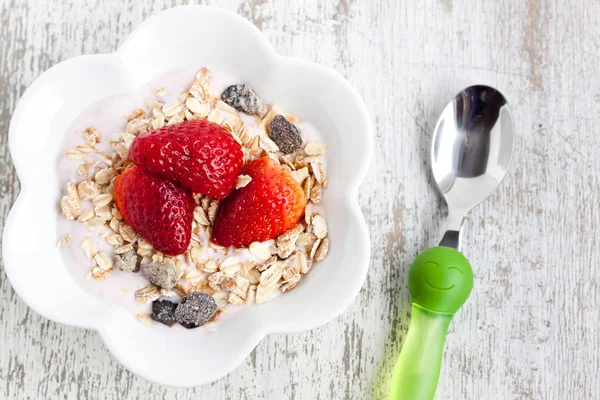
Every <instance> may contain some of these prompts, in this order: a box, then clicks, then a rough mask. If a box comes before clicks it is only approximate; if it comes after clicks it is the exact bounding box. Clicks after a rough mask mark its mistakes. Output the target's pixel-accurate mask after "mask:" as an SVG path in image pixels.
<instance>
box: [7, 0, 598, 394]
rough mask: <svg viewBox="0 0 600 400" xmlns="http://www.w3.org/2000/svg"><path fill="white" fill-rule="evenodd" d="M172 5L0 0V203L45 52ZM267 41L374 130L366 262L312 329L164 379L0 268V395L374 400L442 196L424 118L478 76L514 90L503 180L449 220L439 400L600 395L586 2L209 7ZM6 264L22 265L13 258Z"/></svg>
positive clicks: (402, 327) (396, 346)
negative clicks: (348, 92)
mask: <svg viewBox="0 0 600 400" xmlns="http://www.w3.org/2000/svg"><path fill="white" fill-rule="evenodd" d="M180 3H181V2H180V1H178V0H173V1H171V0H168V1H167V0H155V1H152V0H93V1H80V0H62V1H52V2H51V1H45V0H40V1H36V0H0V29H1V31H0V40H1V41H0V89H1V92H2V96H1V97H0V133H1V136H0V157H1V158H0V179H1V181H0V195H1V198H2V199H1V202H0V207H1V208H0V209H1V213H0V216H1V218H2V222H3V221H4V219H5V218H6V216H7V214H8V211H9V208H10V206H11V204H12V203H13V202H14V200H15V198H16V196H17V193H18V192H19V183H18V179H17V177H16V175H15V171H14V168H13V166H12V163H11V160H10V156H9V154H8V149H7V132H8V126H9V121H10V118H11V113H12V111H13V109H14V108H15V105H16V102H17V100H18V99H19V97H20V96H21V94H22V93H23V91H24V90H25V88H26V87H27V86H28V85H29V84H30V83H31V82H32V81H33V80H34V79H35V78H36V77H37V76H38V75H40V74H41V73H42V72H43V71H44V70H46V69H47V68H49V67H51V66H52V65H54V64H55V63H57V62H59V61H61V60H64V59H67V58H69V57H73V56H76V55H79V54H90V53H106V52H111V51H114V50H115V49H116V48H117V46H118V45H119V44H120V43H122V42H123V40H124V38H125V37H126V36H127V34H128V33H129V32H130V31H131V30H132V29H134V28H135V26H137V25H138V24H139V23H140V22H141V21H142V20H144V19H145V18H146V17H148V16H149V15H152V14H153V13H155V12H157V11H159V10H161V9H164V8H166V7H170V6H173V5H176V4H180ZM207 3H210V4H218V5H219V6H221V7H225V8H227V9H229V10H232V11H235V12H238V13H239V14H241V15H243V16H245V17H246V18H248V19H250V20H251V21H252V22H253V23H254V24H256V25H257V26H258V27H259V28H260V29H261V30H262V31H263V32H264V34H265V35H266V36H267V37H268V38H269V40H270V41H271V42H272V43H273V45H274V46H275V48H276V49H277V51H278V52H280V53H281V54H284V55H288V56H294V57H300V58H303V59H306V60H311V61H316V62H319V63H321V64H324V65H326V66H328V67H331V68H333V69H335V70H337V71H339V72H340V73H342V74H343V75H345V76H346V77H347V78H348V80H349V81H350V82H351V83H352V84H353V85H354V86H355V87H356V88H357V89H358V91H359V93H361V94H362V96H363V97H364V99H365V102H366V103H367V105H368V107H369V110H370V112H371V115H372V118H373V123H374V125H375V127H376V149H375V157H374V161H373V164H372V167H371V171H370V173H369V175H368V177H367V179H366V182H365V183H364V184H363V186H362V190H361V195H360V203H361V205H362V208H363V210H364V213H365V215H366V219H367V222H368V224H369V226H370V231H371V238H372V241H373V259H372V264H371V270H370V273H369V276H368V279H367V281H366V283H365V285H364V287H363V290H362V291H361V293H360V295H359V297H358V299H357V300H356V301H355V302H354V303H353V304H352V306H351V307H350V308H349V309H348V310H347V311H346V312H345V313H344V314H343V315H342V316H341V317H339V318H338V319H336V320H335V321H333V322H331V323H330V324H328V325H326V326H324V327H322V328H320V329H316V330H313V331H311V332H305V333H300V334H294V335H272V336H269V337H267V338H266V339H265V340H263V341H262V343H261V344H260V345H259V346H258V347H257V348H256V350H255V351H254V352H253V353H252V354H251V356H250V357H248V359H247V360H246V361H245V362H244V363H242V365H241V366H240V367H239V368H238V369H237V370H236V371H234V372H233V373H231V374H230V375H229V376H227V377H225V378H223V379H221V380H219V381H217V382H215V383H213V384H211V385H208V386H205V387H199V388H196V389H190V390H184V389H170V388H165V387H160V386H157V385H154V384H151V383H148V382H145V381H144V380H142V379H140V378H137V377H136V376H134V375H133V374H131V373H130V372H128V371H127V370H125V369H124V368H123V367H121V366H120V365H119V364H118V363H117V362H116V361H115V360H114V359H113V358H112V357H111V355H110V354H109V353H108V351H107V350H106V348H105V347H104V345H103V344H102V342H101V340H100V338H99V337H98V335H96V334H95V333H93V332H89V331H85V330H81V329H76V328H71V327H66V326H62V325H59V324H56V323H54V322H51V321H48V320H46V319H44V318H41V317H39V316H38V315H36V314H35V313H33V312H31V311H30V310H29V309H28V308H27V306H26V305H25V304H24V303H23V302H22V301H21V300H20V299H19V298H18V297H17V296H16V295H15V293H14V291H13V290H12V289H11V287H10V284H9V282H8V280H7V279H6V275H5V274H4V273H3V272H0V398H2V399H26V398H33V399H169V400H173V399H178V400H180V399H191V398H194V399H198V398H201V399H209V400H213V399H233V400H237V399H252V400H255V399H277V400H280V399H301V400H305V399H308V400H312V399H324V400H325V399H326V400H333V399H336V400H339V399H357V400H362V399H383V398H386V389H385V388H386V385H387V383H388V381H389V378H390V375H391V368H392V363H393V362H394V360H395V358H396V357H397V355H398V352H399V350H400V347H401V345H402V341H403V338H404V337H405V334H406V331H407V329H408V323H409V316H410V315H409V314H410V313H409V294H408V291H407V289H406V288H407V279H406V278H407V270H408V266H409V264H410V262H411V261H412V260H413V258H414V257H415V255H416V254H417V253H418V252H419V251H420V250H422V249H424V248H425V247H427V246H431V245H433V244H435V243H436V242H437V241H438V240H439V238H440V234H441V230H442V227H443V222H444V217H445V215H446V208H445V205H444V203H443V201H442V200H441V198H440V196H439V195H438V194H437V192H436V190H435V189H434V187H433V186H432V185H431V174H430V173H429V165H428V153H429V142H430V138H431V132H432V130H433V127H434V125H435V122H436V120H437V117H438V115H439V114H440V112H441V110H442V109H443V107H444V106H445V104H446V103H447V102H448V101H449V99H451V98H452V96H454V94H455V93H457V92H458V91H459V90H460V89H462V88H463V87H465V86H468V85H470V84H474V83H485V84H489V85H492V86H495V87H497V88H499V89H501V90H502V91H503V92H504V94H505V95H506V96H507V97H508V99H509V101H510V102H511V103H512V106H513V109H514V116H515V119H516V127H517V134H518V137H517V141H516V153H515V159H514V160H515V162H514V164H513V168H512V169H511V171H510V172H509V175H508V179H507V180H506V182H505V183H504V184H503V186H502V187H501V188H500V190H499V191H498V192H497V193H496V194H495V195H494V196H493V197H492V198H491V199H490V200H488V201H487V202H485V203H484V204H482V205H481V206H479V207H478V208H476V209H475V210H474V211H473V212H472V213H471V214H470V216H469V217H468V219H467V222H466V226H465V235H464V252H465V253H466V255H467V257H469V259H470V260H471V262H472V264H473V266H474V270H475V280H476V283H475V289H474V292H473V294H472V295H471V298H470V300H469V302H468V303H467V304H466V306H465V307H463V309H462V310H461V311H460V313H459V314H458V315H457V316H456V318H455V321H454V323H453V324H452V326H451V328H450V336H449V340H448V343H447V345H446V352H445V356H444V363H445V364H444V368H443V371H442V376H441V379H440V385H439V389H438V394H437V398H438V399H474V400H481V399H560V400H563V399H600V383H599V380H598V377H599V376H600V355H599V353H600V334H599V332H600V329H599V328H600V311H599V310H600V269H599V266H600V232H599V231H600V212H599V208H600V174H599V171H600V162H599V161H598V160H599V157H600V132H599V128H598V126H599V125H600V78H599V73H600V23H599V22H600V21H599V20H598V15H600V3H598V2H597V1H594V0H587V1H578V2H571V5H567V4H566V3H567V2H566V1H562V0H552V1H550V0H547V1H543V0H529V1H526V0H520V1H517V0H497V1H485V2H484V1H468V0H423V1H408V0H362V1H358V0H357V1H352V0H339V1H337V0H331V1H325V0H321V1H319V0H281V1H276V0H246V1H241V0H229V1H227V0H225V1H208V2H207ZM24 267H26V265H25V264H24Z"/></svg>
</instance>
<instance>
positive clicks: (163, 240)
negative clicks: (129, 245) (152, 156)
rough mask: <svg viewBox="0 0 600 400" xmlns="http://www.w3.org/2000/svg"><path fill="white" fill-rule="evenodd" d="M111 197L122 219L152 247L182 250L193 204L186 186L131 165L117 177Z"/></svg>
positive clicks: (171, 252)
mask: <svg viewBox="0 0 600 400" xmlns="http://www.w3.org/2000/svg"><path fill="white" fill-rule="evenodd" d="M114 196H115V202H116V204H117V208H118V209H119V211H120V212H121V215H122V216H123V219H124V220H125V222H127V223H128V224H129V225H130V226H131V227H132V228H133V230H134V231H135V232H136V233H137V234H138V235H140V236H142V237H143V238H145V239H146V240H147V241H148V242H150V243H151V244H152V246H154V248H155V249H156V250H158V251H160V252H163V253H165V254H168V255H173V256H174V255H178V254H183V253H185V251H186V250H187V248H188V246H189V245H190V239H191V237H192V220H193V218H194V206H195V203H194V198H193V197H192V192H190V190H189V189H184V188H182V187H181V186H180V185H179V184H178V183H176V182H173V181H169V180H166V179H162V178H159V177H156V176H154V175H152V174H150V173H148V172H146V171H144V170H143V169H141V168H139V167H133V168H130V169H128V170H126V171H125V172H123V173H122V174H121V175H120V176H119V177H118V178H117V180H116V182H115V190H114Z"/></svg>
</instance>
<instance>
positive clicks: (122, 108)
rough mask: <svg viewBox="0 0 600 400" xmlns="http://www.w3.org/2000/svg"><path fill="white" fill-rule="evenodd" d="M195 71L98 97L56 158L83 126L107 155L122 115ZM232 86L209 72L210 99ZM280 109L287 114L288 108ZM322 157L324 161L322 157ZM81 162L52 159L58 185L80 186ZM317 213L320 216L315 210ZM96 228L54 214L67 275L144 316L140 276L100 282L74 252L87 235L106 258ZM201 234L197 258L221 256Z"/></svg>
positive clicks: (309, 130)
mask: <svg viewBox="0 0 600 400" xmlns="http://www.w3.org/2000/svg"><path fill="white" fill-rule="evenodd" d="M199 69H200V68H199V67H197V66H192V67H183V68H179V69H177V70H173V71H171V72H169V73H167V74H165V75H163V76H160V77H158V78H157V79H155V80H153V81H151V82H149V83H148V84H147V85H145V86H144V87H142V88H140V89H139V90H137V91H135V92H132V93H127V94H123V95H120V96H116V97H111V98H107V99H103V100H101V101H99V102H97V103H96V104H94V105H93V106H91V107H90V108H89V109H87V110H86V111H85V112H83V113H82V114H81V115H79V116H78V117H77V118H76V119H75V120H74V122H73V123H72V124H71V126H70V128H69V130H68V131H67V132H66V134H65V137H64V139H63V143H62V146H61V154H65V153H66V152H67V150H69V149H73V148H75V147H76V146H78V145H81V144H84V140H83V136H82V132H83V130H85V129H86V128H88V127H94V128H96V129H97V130H99V131H100V132H101V133H102V142H101V143H99V144H98V145H97V148H100V149H103V150H105V151H107V152H110V153H111V152H112V151H113V150H112V149H111V148H110V146H109V139H110V137H111V136H112V135H113V134H115V133H120V132H124V131H125V126H126V124H127V115H128V114H129V113H130V112H131V111H132V110H134V109H137V108H142V109H144V110H146V111H147V112H149V111H150V110H149V109H148V102H149V101H150V100H157V101H160V102H162V103H176V102H177V98H178V96H179V95H180V94H181V93H182V92H184V91H187V90H188V89H189V88H190V86H191V84H192V83H193V81H194V77H195V75H196V73H197V72H198V70H199ZM235 83H239V81H238V80H237V79H236V78H235V77H234V76H232V75H230V74H227V73H224V72H220V71H211V89H212V90H213V93H214V94H215V95H218V94H220V93H222V92H223V90H224V89H225V88H227V87H228V86H229V85H232V84H235ZM159 87H163V88H165V89H166V94H165V95H164V96H163V97H159V96H157V95H156V94H155V92H156V89H157V88H159ZM285 111H287V112H290V113H291V114H293V111H294V110H285ZM240 116H241V117H242V119H243V121H244V122H245V123H246V125H247V126H248V129H249V131H250V132H251V134H260V135H261V136H266V133H265V132H264V130H263V129H262V128H261V127H260V126H259V125H258V119H257V118H256V117H254V116H250V115H244V114H240ZM296 126H297V127H298V128H300V129H301V130H302V131H303V132H304V134H305V135H306V138H307V140H308V141H311V142H319V143H320V142H322V137H321V135H320V134H319V132H317V130H316V129H315V128H314V126H313V125H312V124H310V123H309V122H307V121H301V122H299V123H297V124H296ZM323 159H324V163H325V157H324V158H323ZM81 163H82V161H78V160H69V159H67V158H65V157H61V158H60V159H59V160H58V164H57V168H58V176H59V179H60V182H59V183H60V185H61V187H65V186H66V183H67V182H68V181H69V180H73V181H75V182H80V181H81V180H82V178H81V177H80V176H79V175H78V174H77V172H76V168H77V166H78V165H79V164H81ZM82 207H83V209H87V208H93V205H92V203H91V202H88V201H86V202H83V203H82ZM318 211H319V212H320V213H322V211H321V210H318ZM102 230H108V229H107V228H104V227H97V228H95V230H92V229H90V228H88V227H87V226H86V225H85V224H82V223H81V222H78V221H69V220H67V219H66V218H65V217H64V216H63V215H62V214H60V216H59V221H58V232H57V234H58V237H59V238H60V237H62V236H64V235H67V234H70V235H71V237H72V243H71V246H70V247H66V248H62V249H61V253H62V256H63V259H64V262H65V265H66V266H67V269H68V271H69V273H70V274H71V276H72V278H73V279H74V280H75V281H76V282H77V283H78V284H79V285H80V286H81V287H82V288H83V289H84V290H85V291H87V292H88V293H90V294H91V295H94V296H97V297H98V298H100V299H102V300H103V301H106V302H109V303H116V304H119V305H121V306H123V307H125V308H127V309H128V310H130V311H131V312H132V313H149V312H150V311H151V305H150V304H142V303H139V302H137V301H135V298H134V294H133V293H134V292H135V291H136V290H138V289H139V288H141V287H143V286H146V285H147V284H148V281H147V280H146V278H145V277H144V276H143V275H142V274H141V273H131V272H122V271H120V270H119V269H118V268H114V270H113V273H112V275H111V276H108V277H107V278H106V280H104V281H98V280H94V279H91V278H88V276H89V272H90V270H91V268H92V266H93V264H92V260H90V259H88V258H87V257H86V256H85V254H84V252H83V250H82V249H81V248H80V244H81V241H82V240H83V239H84V238H85V237H86V236H89V237H90V238H91V239H92V240H93V242H94V244H95V246H96V250H102V251H104V252H106V253H107V254H108V255H109V256H111V257H112V256H113V254H114V252H113V248H112V246H110V245H109V244H108V243H106V241H105V240H104V239H103V238H101V237H99V236H98V234H99V233H100V232H101V231H102ZM202 235H203V236H202V237H201V239H202V242H203V254H206V256H207V257H210V258H225V257H227V256H224V255H222V254H220V253H217V252H215V251H214V250H213V249H212V248H210V247H208V239H209V238H208V237H206V234H205V233H204V232H202ZM270 244H273V241H269V242H266V243H265V245H266V246H269V245H270ZM234 255H235V256H236V257H238V258H239V259H240V260H241V261H250V260H253V261H258V262H260V261H263V260H259V259H257V258H256V257H255V256H254V255H252V254H251V253H250V252H249V251H244V252H243V253H242V254H238V253H237V252H235V251H234V249H230V250H229V254H228V256H234ZM182 259H183V258H182ZM184 261H185V260H184ZM186 269H187V270H192V269H195V267H194V266H192V265H187V264H186ZM241 309H243V307H227V308H226V313H225V315H224V316H222V317H221V318H223V317H229V316H231V315H232V314H234V313H235V312H238V311H239V310H241Z"/></svg>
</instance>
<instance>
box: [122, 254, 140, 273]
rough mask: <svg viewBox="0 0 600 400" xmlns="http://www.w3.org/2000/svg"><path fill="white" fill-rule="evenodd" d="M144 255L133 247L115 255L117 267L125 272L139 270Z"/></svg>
mask: <svg viewBox="0 0 600 400" xmlns="http://www.w3.org/2000/svg"><path fill="white" fill-rule="evenodd" d="M141 262H142V257H141V256H140V255H139V254H137V253H136V251H135V250H133V249H131V250H129V251H128V252H126V253H122V254H117V255H115V264H116V265H117V268H119V269H120V270H121V271H125V272H138V271H139V270H140V263H141Z"/></svg>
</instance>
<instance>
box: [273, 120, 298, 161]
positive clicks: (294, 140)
mask: <svg viewBox="0 0 600 400" xmlns="http://www.w3.org/2000/svg"><path fill="white" fill-rule="evenodd" d="M269 136H270V137H271V140H273V141H274V142H275V144H276V145H277V146H278V147H279V150H281V151H282V152H283V153H284V154H290V153H293V152H295V151H297V150H299V149H300V148H302V137H301V136H300V131H298V128H296V126H295V125H294V124H292V123H291V122H290V121H288V120H287V118H286V117H284V116H283V115H276V116H274V117H273V119H272V120H271V123H270V124H269Z"/></svg>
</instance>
